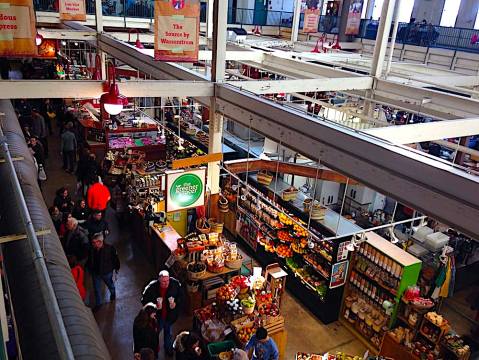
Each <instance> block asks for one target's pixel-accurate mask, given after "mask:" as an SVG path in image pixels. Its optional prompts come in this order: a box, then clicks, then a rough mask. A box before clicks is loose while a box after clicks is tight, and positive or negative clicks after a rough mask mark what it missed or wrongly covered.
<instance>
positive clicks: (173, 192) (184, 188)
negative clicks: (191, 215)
mask: <svg viewBox="0 0 479 360" xmlns="http://www.w3.org/2000/svg"><path fill="white" fill-rule="evenodd" d="M202 193H203V182H202V181H201V178H200V177H199V176H198V175H195V174H184V175H181V176H179V177H178V178H176V180H175V181H174V182H173V184H171V187H170V199H171V200H172V201H173V202H174V203H175V205H176V206H178V207H188V206H191V205H193V204H194V203H195V202H196V201H197V200H198V199H199V198H200V196H201V194H202Z"/></svg>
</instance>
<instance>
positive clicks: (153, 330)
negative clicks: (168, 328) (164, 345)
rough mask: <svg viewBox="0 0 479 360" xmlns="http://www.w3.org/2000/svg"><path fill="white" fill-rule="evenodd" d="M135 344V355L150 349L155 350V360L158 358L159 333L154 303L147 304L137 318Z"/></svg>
mask: <svg viewBox="0 0 479 360" xmlns="http://www.w3.org/2000/svg"><path fill="white" fill-rule="evenodd" d="M133 344H134V346H133V352H134V353H135V354H137V353H140V351H141V349H144V348H148V349H151V350H153V352H154V354H155V359H156V358H158V350H159V332H158V322H157V320H156V305H155V304H154V303H148V304H146V305H145V306H144V307H143V308H142V309H141V310H140V312H139V313H138V315H137V316H136V318H135V321H134V322H133Z"/></svg>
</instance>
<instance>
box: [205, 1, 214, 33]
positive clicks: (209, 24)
mask: <svg viewBox="0 0 479 360" xmlns="http://www.w3.org/2000/svg"><path fill="white" fill-rule="evenodd" d="M213 8H214V0H208V2H207V5H206V37H207V38H208V39H211V38H212V37H213Z"/></svg>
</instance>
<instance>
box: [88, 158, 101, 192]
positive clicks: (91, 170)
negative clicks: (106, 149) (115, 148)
mask: <svg viewBox="0 0 479 360" xmlns="http://www.w3.org/2000/svg"><path fill="white" fill-rule="evenodd" d="M84 172H85V181H86V184H87V185H91V184H94V183H96V182H97V181H98V177H99V176H101V167H100V164H98V163H97V161H96V155H95V154H93V153H90V154H89V155H88V159H87V160H86V162H85V169H84Z"/></svg>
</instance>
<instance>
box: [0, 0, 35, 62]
mask: <svg viewBox="0 0 479 360" xmlns="http://www.w3.org/2000/svg"><path fill="white" fill-rule="evenodd" d="M35 36H36V29H35V13H34V11H33V4H32V0H0V56H19V57H22V56H36V55H37V45H36V44H35Z"/></svg>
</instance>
